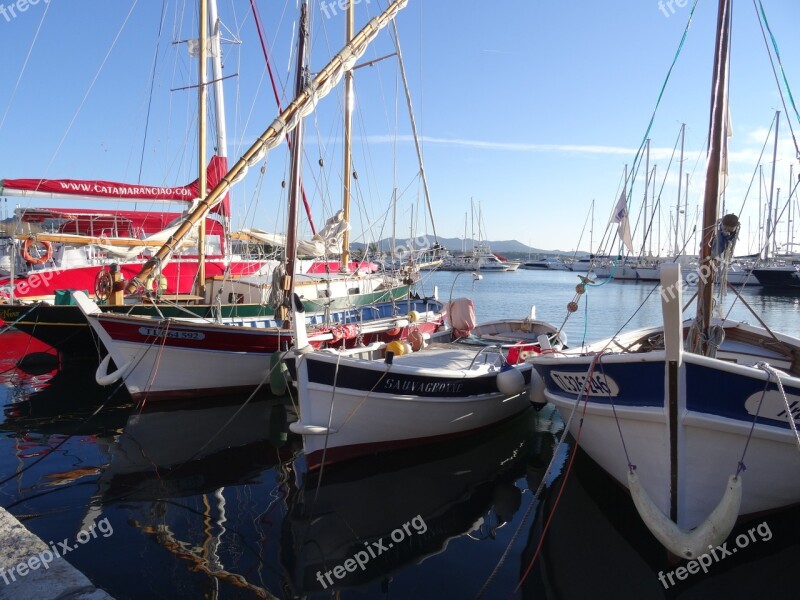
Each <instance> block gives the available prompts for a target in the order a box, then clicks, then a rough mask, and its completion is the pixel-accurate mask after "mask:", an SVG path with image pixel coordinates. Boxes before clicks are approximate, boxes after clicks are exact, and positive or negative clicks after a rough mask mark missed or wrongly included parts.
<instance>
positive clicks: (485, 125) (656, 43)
mask: <svg viewBox="0 0 800 600" xmlns="http://www.w3.org/2000/svg"><path fill="white" fill-rule="evenodd" d="M762 1H763V3H764V6H765V9H766V11H767V15H768V17H769V19H770V25H771V26H772V29H773V32H774V34H775V36H776V39H777V41H778V44H779V46H780V50H781V54H782V58H783V62H784V65H785V67H786V69H787V76H788V79H789V82H790V85H792V86H793V91H794V93H795V94H796V95H797V96H798V99H799V100H800V40H798V38H797V36H796V26H797V24H798V23H800V3H797V2H794V1H790V0H762ZM683 3H684V2H682V1H680V0H676V2H674V3H673V4H671V5H669V4H667V3H665V4H664V5H662V6H663V9H662V8H660V7H659V3H658V2H657V0H652V1H651V0H646V1H642V0H636V1H634V0H618V1H617V2H614V3H611V2H600V1H595V2H587V1H582V2H576V1H562V2H532V1H521V0H509V1H507V2H504V3H500V4H497V3H489V2H475V1H460V2H455V1H449V0H445V1H436V2H434V1H432V0H410V2H409V6H408V7H407V8H406V9H405V10H404V11H402V13H401V15H400V17H399V18H398V27H399V32H400V41H401V44H402V47H403V52H404V55H405V62H406V69H407V73H408V77H409V84H410V87H411V92H412V96H413V102H414V106H415V113H416V117H417V121H418V125H419V129H420V132H421V134H422V136H423V138H424V141H423V149H424V155H425V166H426V171H427V173H428V178H429V183H430V188H431V194H432V200H433V203H434V218H435V222H436V230H437V233H438V234H439V235H440V236H443V237H460V236H462V235H463V231H464V215H465V213H466V212H468V211H469V210H470V199H474V201H475V202H476V203H479V204H480V207H481V212H482V214H483V221H484V223H485V232H484V234H485V236H486V237H488V238H489V239H518V240H520V241H522V242H524V243H529V244H531V245H533V246H536V247H541V248H559V249H564V250H567V249H571V248H574V247H575V245H576V244H577V242H578V237H579V235H580V233H581V227H582V226H583V222H584V220H585V218H586V215H587V214H588V211H589V206H590V204H591V202H592V200H593V199H595V200H596V213H595V215H596V218H595V227H594V230H595V241H596V240H597V238H599V236H600V233H601V232H602V230H603V229H604V228H605V225H606V223H607V221H608V215H609V214H610V212H611V210H612V208H613V206H614V204H615V202H616V198H617V196H618V194H619V189H620V188H619V186H620V178H621V175H622V172H623V168H624V165H625V164H626V163H631V161H632V160H633V155H634V152H635V150H636V148H637V147H638V146H639V144H640V142H641V140H642V137H643V135H644V133H645V130H646V127H647V123H648V121H649V118H650V114H651V113H652V111H653V108H654V105H655V101H656V98H657V95H658V91H659V89H660V87H661V84H662V82H663V81H664V79H665V77H666V74H667V70H668V68H669V65H670V63H671V61H672V58H673V56H674V54H675V51H676V49H677V47H678V43H679V41H680V38H681V35H682V33H683V30H684V28H685V26H686V22H687V19H688V17H689V13H690V8H691V3H689V4H686V5H685V6H679V4H683ZM196 4H197V3H196V2H194V1H189V2H186V1H183V0H182V1H180V2H177V3H176V2H175V0H169V1H167V2H166V16H165V19H164V25H163V31H162V33H161V36H160V37H159V36H158V31H159V20H160V16H161V11H162V1H161V0H138V1H134V0H116V1H114V2H108V1H103V0H83V1H82V2H66V1H65V0H51V1H50V2H49V3H46V2H45V0H40V2H38V3H36V4H35V5H34V4H32V2H31V0H29V5H28V7H27V10H26V11H24V12H19V11H18V10H15V11H11V10H10V7H11V6H15V3H12V2H11V1H10V0H0V5H2V10H0V52H2V56H3V57H4V58H3V67H2V69H3V74H4V77H3V81H4V83H3V85H2V87H0V120H2V126H0V159H1V160H0V165H2V166H0V177H50V178H59V177H70V178H86V179H108V180H119V181H129V182H138V181H141V182H142V183H151V184H159V185H160V184H170V185H173V184H182V183H185V182H188V181H190V180H192V179H194V178H195V177H196V173H197V166H196V164H195V158H194V157H195V154H196V141H195V137H196V129H195V125H194V123H195V122H196V95H195V93H194V92H192V91H170V90H172V89H174V88H179V87H184V86H188V85H191V84H192V83H193V81H194V78H195V77H196V66H195V65H194V63H193V62H192V60H191V59H190V58H189V57H188V53H187V52H186V49H185V47H183V46H176V45H173V44H172V43H171V42H172V41H173V40H183V39H187V38H190V37H195V36H196V33H195V29H196V21H197V15H196V13H197V7H196ZM257 5H258V8H259V11H260V14H261V17H262V19H263V22H264V27H265V32H266V35H267V41H268V43H269V44H270V46H271V59H272V61H273V67H274V68H275V70H276V73H277V75H278V77H279V78H280V79H281V80H282V82H283V84H285V83H286V82H287V81H289V80H290V79H289V72H288V65H289V62H290V49H291V46H292V39H293V31H294V27H295V21H296V2H295V1H294V0H291V1H289V2H283V1H279V0H271V1H269V2H267V1H266V0H258V1H257ZM385 5H386V0H361V2H359V3H357V4H356V10H357V15H358V16H357V27H360V26H361V25H362V24H363V23H364V22H365V21H366V20H367V19H368V18H369V17H371V16H374V15H375V14H377V12H378V11H379V10H380V8H381V7H383V6H385ZM716 5H717V3H716V2H713V1H712V0H703V1H701V2H700V4H699V6H698V8H697V12H696V14H695V19H694V21H693V24H692V28H691V30H690V32H689V36H688V39H687V41H686V45H685V47H684V49H683V52H682V55H681V57H680V59H679V61H678V64H677V65H676V68H675V70H674V73H673V76H672V80H671V82H670V84H669V87H668V88H667V90H666V92H665V95H664V99H663V101H662V105H661V107H660V108H659V111H658V113H657V115H656V121H655V123H654V127H653V130H652V132H651V138H652V145H653V151H652V155H653V162H654V163H657V164H658V182H659V185H660V184H661V178H662V177H663V175H664V173H665V171H666V166H667V162H668V160H669V156H670V154H671V152H672V149H673V145H674V144H675V141H676V138H677V135H678V132H679V128H680V123H682V122H685V123H686V126H687V133H686V149H687V154H686V161H685V163H684V164H685V169H686V170H688V172H689V173H690V176H691V183H690V188H689V190H690V192H689V204H690V210H689V213H690V216H693V215H694V206H695V205H696V203H697V201H698V198H699V197H700V195H701V193H702V185H703V179H704V170H705V167H704V160H703V157H704V148H705V139H706V136H707V123H708V99H709V94H710V74H711V67H712V48H713V42H714V25H715V20H716V14H715V13H716ZM734 5H735V7H734V27H735V30H734V37H733V41H734V52H733V59H732V68H731V74H732V75H731V77H732V84H731V103H732V109H731V112H732V125H733V134H734V135H733V137H732V138H731V140H730V144H731V177H730V186H729V191H728V201H729V203H731V204H732V205H734V206H735V207H736V209H737V210H738V208H739V205H740V204H741V202H742V199H743V198H744V193H745V191H746V189H747V186H748V184H749V181H750V178H751V176H752V173H753V170H754V169H755V167H756V164H757V159H758V154H759V152H760V150H761V147H762V144H763V143H764V140H765V136H766V133H767V130H768V128H769V127H770V124H771V121H772V119H773V116H774V111H775V110H776V109H779V108H780V109H781V110H782V107H781V106H780V99H779V96H778V92H777V87H776V84H775V82H774V79H773V76H772V73H771V71H770V66H769V59H768V57H767V54H766V50H765V48H764V43H763V41H762V39H761V33H760V30H759V29H758V22H757V20H756V17H755V11H754V8H753V4H752V2H751V1H750V0H736V1H735V2H734ZM670 6H671V8H670ZM311 7H312V11H313V32H312V60H311V63H312V64H311V68H312V70H313V71H316V70H318V69H320V68H321V67H322V66H323V65H324V64H325V62H327V60H328V58H329V57H330V56H331V55H332V54H333V53H335V52H336V51H337V50H338V49H339V47H340V44H341V41H342V37H343V29H344V18H343V16H342V14H341V12H340V11H338V7H336V5H334V4H331V3H330V2H327V1H326V4H325V9H324V10H323V7H322V0H313V1H312V2H311ZM331 7H334V8H336V9H337V10H334V8H331ZM219 10H220V16H221V17H222V20H223V22H224V24H225V26H226V27H227V28H228V29H229V30H230V31H231V32H233V33H234V34H235V35H236V37H238V38H239V39H240V40H241V42H242V43H241V44H236V45H234V44H226V45H225V48H224V59H225V61H224V62H225V74H226V75H233V74H236V75H237V76H236V77H232V78H231V79H229V80H227V81H226V83H225V86H226V96H227V97H226V104H227V122H228V129H229V136H230V140H229V141H230V143H229V154H230V155H231V157H232V158H236V157H238V155H239V154H240V153H241V152H242V151H243V150H244V149H246V146H247V145H249V143H250V142H252V140H253V139H254V138H255V136H257V135H258V134H260V133H261V131H262V130H263V129H264V128H265V127H266V126H267V125H268V124H269V122H270V121H271V120H272V119H273V118H274V116H275V115H276V114H277V111H276V107H275V101H274V99H273V97H272V92H271V89H270V88H269V82H268V80H267V79H266V78H265V64H264V59H263V56H262V54H261V49H260V45H259V41H258V38H257V35H256V31H255V27H254V25H253V18H252V15H251V13H250V7H249V2H248V1H246V0H219ZM334 13H336V14H334ZM12 14H13V16H12ZM37 31H38V35H37ZM228 37H232V36H228ZM34 40H35V43H34ZM31 48H32V49H31ZM29 50H30V57H29V59H28V61H27V64H26V57H27V56H28V53H29ZM392 51H393V46H392V43H391V40H390V38H389V36H388V34H387V33H386V32H383V33H382V34H381V35H380V36H379V38H378V39H377V40H376V42H375V44H374V45H373V47H371V48H370V49H369V50H368V51H367V55H366V59H371V58H376V57H379V56H382V55H385V54H388V53H390V52H392ZM156 56H157V60H156V69H155V73H156V74H155V77H154V78H153V79H152V81H151V76H152V73H153V64H154V58H155V57H156ZM23 65H25V67H24V72H23ZM20 75H21V77H20ZM18 79H19V84H18V85H17V81H18ZM151 85H152V90H153V92H152V96H151ZM398 85H401V84H398V69H397V63H396V60H394V59H389V60H386V61H383V62H381V63H380V64H378V65H376V66H375V67H372V68H364V69H360V70H359V71H358V72H357V84H356V87H357V100H356V107H357V110H356V116H355V119H354V123H355V125H354V131H355V133H356V135H357V137H358V140H357V143H356V147H355V149H354V157H355V158H354V161H355V162H354V166H355V168H356V169H357V171H358V173H359V179H358V182H357V185H356V186H355V187H356V198H355V201H354V208H353V213H354V215H355V218H354V220H353V221H354V223H353V226H354V230H355V236H354V237H355V239H363V237H366V236H368V235H372V236H373V237H378V236H380V237H385V236H386V235H388V234H389V232H390V231H391V223H390V222H389V221H388V220H387V219H386V217H385V216H386V215H387V214H389V211H388V207H389V203H390V199H391V196H392V190H393V188H395V187H397V189H398V190H399V192H398V194H399V196H400V201H399V204H398V217H397V221H398V224H397V228H398V235H399V236H401V237H404V238H405V237H408V236H409V233H410V232H411V230H412V229H411V222H410V220H411V216H412V214H413V215H414V221H415V223H416V225H415V227H414V232H415V234H423V233H430V232H431V226H430V224H429V223H428V222H427V219H426V218H425V215H424V212H423V210H424V206H423V200H422V195H421V193H422V192H421V187H420V183H419V178H418V177H417V171H418V167H417V162H416V157H415V154H414V148H413V144H412V143H411V137H410V133H411V130H410V126H409V123H408V116H407V111H406V109H405V101H404V99H403V98H402V95H401V97H400V99H399V101H398V103H397V104H396V102H395V98H396V94H395V92H396V87H397V86H398ZM15 86H16V88H15ZM400 93H401V94H402V87H400ZM12 95H13V97H12ZM288 99H289V98H288V97H286V98H284V103H286V102H287V101H288ZM341 106H342V97H341V89H340V88H339V89H337V90H336V91H335V92H333V93H332V94H331V96H329V97H328V98H326V99H324V100H323V101H322V102H321V103H320V106H319V108H318V110H317V112H316V113H315V114H314V115H312V116H311V117H310V118H309V119H308V121H307V123H308V125H307V137H306V171H305V180H306V188H307V190H308V193H309V196H310V198H311V202H312V206H313V209H314V218H315V220H316V222H317V223H320V222H322V221H323V220H324V218H325V217H326V216H329V215H330V214H331V212H332V211H333V210H335V208H336V207H338V205H339V203H340V197H341V193H340V187H341V174H340V171H341V167H340V165H341V150H340V141H341V135H342V127H341V119H340V117H339V115H340V112H341ZM148 107H149V113H148ZM396 109H397V115H395V111H396ZM148 114H149V125H148V126H147V127H145V123H146V122H147V119H148ZM788 117H789V118H791V119H792V120H793V125H794V128H795V131H796V133H797V134H798V135H799V136H800V123H798V121H797V118H796V116H795V115H793V114H791V113H790V114H789V115H788ZM786 119H787V115H785V114H783V115H782V139H781V151H780V156H779V161H778V168H777V174H778V185H779V186H780V187H782V188H783V190H782V194H783V196H782V197H783V198H785V193H786V188H787V187H788V183H789V182H788V178H789V164H791V163H792V162H793V163H794V164H795V171H796V172H797V160H796V158H795V152H794V149H793V145H792V142H791V138H790V136H789V135H788V129H787V127H786V122H787V121H786ZM395 121H397V127H395ZM145 134H146V139H145ZM395 137H396V138H397V142H396V144H395ZM320 158H323V159H324V167H323V168H320V167H319V165H318V161H319V159H320ZM287 160H288V157H287V152H286V149H285V146H281V147H279V148H277V149H275V150H274V151H273V152H272V153H270V155H269V157H268V160H267V163H266V170H265V173H264V174H263V177H262V175H261V173H260V171H259V169H254V170H253V172H252V173H251V174H250V175H248V177H247V178H246V179H245V181H244V182H243V184H241V185H240V186H238V187H237V188H236V189H235V191H234V193H233V205H234V209H235V213H236V215H235V224H236V225H238V226H254V227H260V228H263V229H268V230H280V229H282V228H283V221H284V219H285V191H284V190H283V188H282V187H281V181H282V179H283V178H284V177H286V176H287ZM763 164H764V165H765V171H766V173H767V174H769V169H770V168H771V158H767V159H765V161H764V163H763ZM140 169H141V176H140ZM677 179H678V176H677V166H676V165H674V166H673V168H672V170H671V171H670V173H669V176H668V177H667V180H666V183H665V186H664V190H663V192H662V204H663V211H662V217H661V220H662V229H663V232H662V235H661V238H662V242H664V241H665V240H666V238H667V237H668V233H667V231H666V230H667V228H668V223H669V219H670V216H669V212H670V210H672V211H673V212H674V206H675V201H676V198H677V187H676V183H677ZM642 194H643V188H642V186H641V184H640V183H637V187H636V188H635V190H634V201H633V204H632V212H633V213H634V214H635V213H636V212H637V211H638V209H639V205H640V203H641V196H642ZM751 194H752V198H751V201H749V205H748V208H746V209H745V211H744V212H743V213H742V220H743V225H744V227H745V231H744V232H743V236H744V240H743V242H742V244H743V245H744V246H748V247H749V248H750V249H753V247H754V245H755V242H754V241H753V240H754V238H755V236H756V235H757V234H756V231H755V229H756V223H757V216H756V212H757V196H756V195H755V193H754V192H753V193H751ZM16 202H18V200H17V199H13V198H11V199H9V206H13V205H14V204H15V203H16ZM48 204H50V205H54V206H58V205H67V204H74V202H73V203H67V204H59V203H56V202H48ZM120 208H130V206H129V205H125V206H120ZM140 208H146V207H144V206H140ZM748 225H749V228H748ZM305 228H306V230H307V226H305ZM779 231H780V230H779ZM784 231H785V230H784ZM362 232H367V233H362ZM370 232H371V233H370ZM780 235H781V237H782V238H785V237H786V233H781V234H780ZM587 237H588V233H587V234H586V236H585V237H584V240H583V242H582V243H581V247H582V248H583V249H589V244H588V241H587ZM748 242H749V244H748ZM637 243H638V240H637ZM741 248H742V246H740V249H741Z"/></svg>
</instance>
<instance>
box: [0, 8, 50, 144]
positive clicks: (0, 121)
mask: <svg viewBox="0 0 800 600" xmlns="http://www.w3.org/2000/svg"><path fill="white" fill-rule="evenodd" d="M48 10H50V2H46V3H45V5H44V12H43V13H42V18H41V19H39V25H38V26H37V27H36V33H34V34H33V40H31V45H30V46H29V47H28V53H27V54H26V55H25V60H24V61H23V63H22V68H21V69H20V71H19V75H18V76H17V81H16V82H15V83H14V89H13V90H11V97H10V98H9V99H8V106H6V110H5V112H3V118H2V119H0V130H2V129H3V125H4V124H5V122H6V117H8V113H9V111H10V110H11V105H12V104H13V103H14V98H15V97H16V96H17V91H18V90H19V84H20V83H22V76H23V75H25V70H26V69H27V68H28V62H29V61H30V59H31V54H33V48H34V47H35V46H36V42H37V40H38V39H39V32H40V31H41V30H42V25H44V20H45V18H46V17H47V11H48Z"/></svg>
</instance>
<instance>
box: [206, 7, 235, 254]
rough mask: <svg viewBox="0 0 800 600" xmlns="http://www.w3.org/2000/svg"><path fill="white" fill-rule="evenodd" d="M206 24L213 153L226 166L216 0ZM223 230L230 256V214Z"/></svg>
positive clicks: (210, 9)
mask: <svg viewBox="0 0 800 600" xmlns="http://www.w3.org/2000/svg"><path fill="white" fill-rule="evenodd" d="M208 22H209V25H210V29H211V77H212V81H213V83H212V89H213V90H214V117H215V119H216V126H217V143H216V149H215V151H214V153H215V154H216V155H217V156H219V157H220V158H224V159H225V165H226V167H225V168H227V164H228V129H227V124H226V122H225V87H224V86H223V82H222V80H223V77H224V76H223V74H222V38H221V33H220V29H219V27H220V20H219V12H218V10H217V0H209V2H208ZM204 220H205V219H204ZM222 223H223V230H224V234H225V239H224V244H225V245H224V247H223V250H224V254H225V256H230V254H231V247H230V245H231V243H230V240H231V237H230V234H231V216H230V214H227V213H226V214H225V215H223V219H222Z"/></svg>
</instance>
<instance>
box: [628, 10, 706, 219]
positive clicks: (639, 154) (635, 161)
mask: <svg viewBox="0 0 800 600" xmlns="http://www.w3.org/2000/svg"><path fill="white" fill-rule="evenodd" d="M698 2H699V0H694V3H693V4H692V10H691V11H690V12H689V19H688V21H687V23H686V28H685V29H684V30H683V35H682V36H681V41H680V44H678V50H677V51H676V52H675V56H674V57H673V59H672V64H670V67H669V70H668V71H667V76H666V78H665V79H664V83H663V84H662V85H661V90H660V91H659V92H658V98H657V99H656V105H655V107H654V108H653V113H652V115H651V116H650V122H649V123H648V124H647V129H646V130H645V134H644V137H643V138H642V142H641V144H639V149H638V150H637V151H636V156H635V157H634V159H633V165H632V168H631V173H636V172H638V169H639V167H640V165H641V162H642V151H643V150H644V148H645V146H646V144H647V138H649V137H650V131H651V130H652V128H653V123H654V122H655V119H656V113H657V112H658V108H659V106H661V100H662V99H663V97H664V92H665V91H666V89H667V84H668V83H669V80H670V79H671V77H672V71H673V69H674V68H675V65H676V64H677V62H678V57H679V56H680V55H681V52H682V51H683V46H684V44H685V42H686V38H687V37H688V35H689V29H690V28H691V25H692V19H693V18H694V11H695V9H696V8H697V3H698ZM633 180H634V177H633V176H631V187H630V190H629V193H628V198H627V200H628V205H630V202H631V198H632V197H633ZM626 184H627V182H626ZM628 212H630V211H628Z"/></svg>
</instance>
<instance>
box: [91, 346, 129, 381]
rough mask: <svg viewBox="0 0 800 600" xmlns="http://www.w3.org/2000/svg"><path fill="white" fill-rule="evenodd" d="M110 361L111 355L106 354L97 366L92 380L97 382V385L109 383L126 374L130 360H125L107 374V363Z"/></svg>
mask: <svg viewBox="0 0 800 600" xmlns="http://www.w3.org/2000/svg"><path fill="white" fill-rule="evenodd" d="M110 362H111V355H110V354H106V357H105V358H104V359H103V362H101V363H100V366H99V367H97V371H95V374H94V380H95V381H96V382H97V385H103V386H106V385H111V384H112V383H114V382H115V381H117V380H118V379H119V378H120V377H122V376H123V375H125V374H126V371H127V370H128V366H129V365H130V364H131V363H130V361H129V362H126V363H125V364H124V365H122V366H121V367H120V368H119V369H117V370H116V371H114V372H113V373H111V374H110V375H109V374H108V364H109V363H110Z"/></svg>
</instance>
